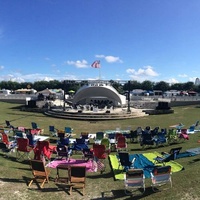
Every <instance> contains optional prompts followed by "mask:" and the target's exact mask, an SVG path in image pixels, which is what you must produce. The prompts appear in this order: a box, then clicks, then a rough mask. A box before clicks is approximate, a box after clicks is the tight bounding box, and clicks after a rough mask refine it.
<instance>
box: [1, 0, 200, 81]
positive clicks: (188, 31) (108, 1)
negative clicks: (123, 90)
mask: <svg viewBox="0 0 200 200" xmlns="http://www.w3.org/2000/svg"><path fill="white" fill-rule="evenodd" d="M199 54H200V1H199V0H189V1H188V0H0V81H3V80H5V81H8V80H13V81H18V82H24V81H26V82H27V81H28V82H29V81H30V82H34V81H40V80H47V81H49V80H59V81H62V80H66V79H67V80H95V79H99V78H100V79H103V80H111V79H112V80H136V81H139V82H142V81H144V80H150V81H154V82H159V81H166V82H169V83H185V82H188V81H195V79H196V78H197V77H200V70H199V66H200V55H199ZM95 60H100V62H101V68H100V69H95V68H92V67H91V64H92V63H93V61H95Z"/></svg>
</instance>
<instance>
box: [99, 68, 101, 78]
mask: <svg viewBox="0 0 200 200" xmlns="http://www.w3.org/2000/svg"><path fill="white" fill-rule="evenodd" d="M99 80H101V68H100V67H99Z"/></svg>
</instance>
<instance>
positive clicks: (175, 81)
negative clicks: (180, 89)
mask: <svg viewBox="0 0 200 200" xmlns="http://www.w3.org/2000/svg"><path fill="white" fill-rule="evenodd" d="M165 82H167V83H170V84H175V83H179V81H178V80H176V79H175V78H170V79H168V80H166V81H165Z"/></svg>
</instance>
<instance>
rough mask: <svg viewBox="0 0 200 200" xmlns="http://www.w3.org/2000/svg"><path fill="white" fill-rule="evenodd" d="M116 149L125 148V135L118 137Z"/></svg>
mask: <svg viewBox="0 0 200 200" xmlns="http://www.w3.org/2000/svg"><path fill="white" fill-rule="evenodd" d="M116 149H117V151H120V150H127V143H126V137H124V136H121V137H118V139H117V143H116Z"/></svg>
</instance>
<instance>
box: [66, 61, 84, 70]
mask: <svg viewBox="0 0 200 200" xmlns="http://www.w3.org/2000/svg"><path fill="white" fill-rule="evenodd" d="M65 64H67V65H73V66H75V67H77V68H87V67H88V62H87V61H86V60H82V61H80V60H77V61H69V60H68V61H66V62H65Z"/></svg>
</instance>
